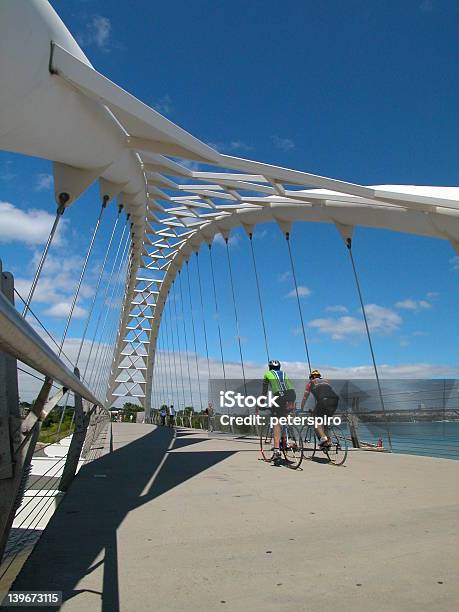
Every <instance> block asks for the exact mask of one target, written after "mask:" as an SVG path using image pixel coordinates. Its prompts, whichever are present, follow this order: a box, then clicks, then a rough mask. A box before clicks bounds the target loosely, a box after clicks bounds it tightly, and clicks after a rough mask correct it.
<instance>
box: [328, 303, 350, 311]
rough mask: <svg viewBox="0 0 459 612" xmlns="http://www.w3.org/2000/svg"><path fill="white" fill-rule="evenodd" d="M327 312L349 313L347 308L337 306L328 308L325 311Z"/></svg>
mask: <svg viewBox="0 0 459 612" xmlns="http://www.w3.org/2000/svg"><path fill="white" fill-rule="evenodd" d="M325 310H326V311H327V312H349V311H348V309H347V308H346V306H341V305H340V304H337V305H336V306H327V308H326V309H325Z"/></svg>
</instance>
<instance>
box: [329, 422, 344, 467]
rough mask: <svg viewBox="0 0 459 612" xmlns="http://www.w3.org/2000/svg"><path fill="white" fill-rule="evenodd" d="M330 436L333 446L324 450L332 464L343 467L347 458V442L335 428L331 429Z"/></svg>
mask: <svg viewBox="0 0 459 612" xmlns="http://www.w3.org/2000/svg"><path fill="white" fill-rule="evenodd" d="M328 436H329V437H330V438H331V443H332V444H331V446H330V447H329V448H328V449H327V450H324V452H325V454H326V455H327V457H328V460H329V461H330V463H333V465H343V463H344V462H345V461H346V457H347V440H346V438H345V436H344V434H343V433H342V432H341V431H340V430H339V429H337V428H335V427H330V428H329V431H328Z"/></svg>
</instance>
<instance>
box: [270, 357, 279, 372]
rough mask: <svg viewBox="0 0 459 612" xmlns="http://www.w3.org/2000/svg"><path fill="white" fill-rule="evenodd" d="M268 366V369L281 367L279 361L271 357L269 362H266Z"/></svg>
mask: <svg viewBox="0 0 459 612" xmlns="http://www.w3.org/2000/svg"><path fill="white" fill-rule="evenodd" d="M268 368H269V369H270V370H280V369H281V364H280V361H277V359H272V360H271V361H270V362H269V363H268Z"/></svg>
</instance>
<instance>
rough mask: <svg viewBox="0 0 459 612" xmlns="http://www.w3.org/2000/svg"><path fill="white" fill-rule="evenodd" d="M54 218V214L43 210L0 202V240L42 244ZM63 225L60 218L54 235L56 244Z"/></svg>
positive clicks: (63, 221)
mask: <svg viewBox="0 0 459 612" xmlns="http://www.w3.org/2000/svg"><path fill="white" fill-rule="evenodd" d="M54 218H55V217H54V215H50V214H49V213H47V212H46V211H44V210H36V209H33V208H29V209H27V210H22V209H21V208H16V206H14V204H11V203H10V202H0V242H4V243H9V242H25V243H26V244H30V245H34V244H43V243H44V242H46V240H47V238H48V235H49V232H50V231H51V227H52V225H53V223H54ZM64 225H65V220H61V221H60V223H59V226H58V229H57V232H56V236H55V243H56V244H59V241H60V239H61V237H62V228H63V227H64Z"/></svg>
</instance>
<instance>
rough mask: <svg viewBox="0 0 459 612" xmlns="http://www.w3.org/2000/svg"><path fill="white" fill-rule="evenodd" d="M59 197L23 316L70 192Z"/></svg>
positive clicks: (29, 302) (26, 310) (25, 314)
mask: <svg viewBox="0 0 459 612" xmlns="http://www.w3.org/2000/svg"><path fill="white" fill-rule="evenodd" d="M59 199H60V204H59V206H58V208H57V211H56V217H55V218H54V223H53V226H52V228H51V232H50V233H49V236H48V240H47V241H46V244H45V248H44V249H43V253H42V255H41V258H40V262H39V264H38V267H37V270H36V272H35V276H34V278H33V281H32V284H31V286H30V290H29V295H28V296H27V300H26V304H25V306H24V310H23V311H22V316H23V317H24V318H25V317H26V316H27V312H28V310H29V306H30V304H31V302H32V298H33V296H34V293H35V289H36V288H37V284H38V281H39V279H40V276H41V272H42V270H43V266H44V264H45V261H46V258H47V256H48V251H49V248H50V246H51V243H52V241H53V238H54V235H55V233H56V230H57V226H58V225H59V221H60V220H61V217H62V215H63V214H64V211H65V203H66V202H68V200H69V196H68V194H61V195H60V197H59Z"/></svg>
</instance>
